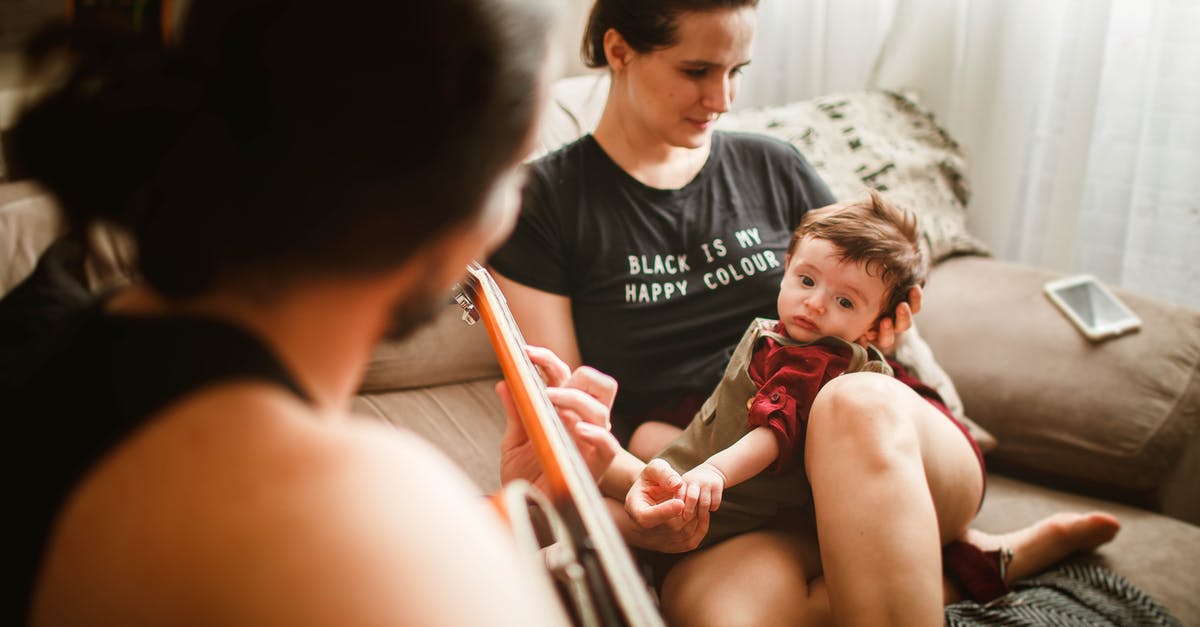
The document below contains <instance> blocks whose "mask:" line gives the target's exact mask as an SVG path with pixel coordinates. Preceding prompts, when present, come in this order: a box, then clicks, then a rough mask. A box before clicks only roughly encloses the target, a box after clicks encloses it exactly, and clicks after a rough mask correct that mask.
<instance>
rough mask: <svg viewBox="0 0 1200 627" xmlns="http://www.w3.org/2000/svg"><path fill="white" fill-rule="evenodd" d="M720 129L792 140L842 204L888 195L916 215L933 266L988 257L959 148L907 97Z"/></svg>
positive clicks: (884, 96) (750, 118) (786, 111)
mask: <svg viewBox="0 0 1200 627" xmlns="http://www.w3.org/2000/svg"><path fill="white" fill-rule="evenodd" d="M719 126H720V128H724V129H728V130H740V131H752V132H757V133H764V134H767V135H771V136H774V137H778V138H780V139H783V140H784V141H787V142H790V143H792V144H793V145H795V146H796V147H797V148H799V149H800V152H802V153H804V156H805V157H807V158H808V160H809V161H810V162H811V163H812V165H813V167H815V168H816V169H817V171H818V172H819V173H820V174H821V176H822V178H824V179H825V182H826V183H828V184H829V187H830V189H831V190H832V191H833V194H834V196H836V197H837V198H838V199H841V200H849V199H852V198H856V197H859V196H862V195H863V194H864V193H865V190H866V188H867V187H873V188H875V189H877V190H879V191H881V192H884V195H885V196H887V198H888V199H889V200H891V201H892V202H895V203H896V204H898V205H900V206H903V207H906V208H908V209H910V210H911V211H913V212H914V213H916V214H917V217H918V220H919V222H920V224H921V228H922V231H923V233H924V234H925V238H926V243H927V245H928V247H929V251H930V254H931V256H932V259H933V261H939V260H941V259H944V258H946V257H949V256H951V255H955V254H987V252H988V251H987V248H986V247H985V246H984V244H983V243H982V242H980V241H979V240H978V239H976V238H975V237H973V236H972V235H971V234H970V233H968V232H967V229H966V211H965V207H966V204H967V200H968V198H969V196H970V192H969V191H968V189H967V184H966V178H965V163H964V160H963V157H962V153H961V151H960V150H959V146H958V144H957V143H956V142H955V141H954V139H952V138H951V137H950V136H949V135H947V134H946V131H944V130H943V129H942V128H941V127H939V126H938V125H937V124H936V123H935V122H934V119H933V116H932V115H931V114H930V113H928V112H927V111H925V110H923V109H921V107H920V106H919V105H918V104H917V103H916V101H915V100H913V99H912V98H911V97H909V96H905V95H903V94H899V93H894V92H886V91H862V92H853V93H845V94H834V95H830V96H825V97H821V98H815V99H812V100H804V101H800V102H795V103H792V104H788V105H782V106H775V107H767V108H762V109H751V110H745V111H734V112H732V113H729V114H727V115H725V116H724V117H723V118H722V119H721V122H720V124H719Z"/></svg>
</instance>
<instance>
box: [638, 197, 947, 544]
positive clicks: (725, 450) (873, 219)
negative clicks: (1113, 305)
mask: <svg viewBox="0 0 1200 627" xmlns="http://www.w3.org/2000/svg"><path fill="white" fill-rule="evenodd" d="M785 267H786V273H785V275H784V278H783V280H782V282H781V284H780V288H779V298H778V313H779V320H778V321H774V320H764V319H757V320H755V321H754V322H753V323H751V325H750V328H749V329H747V331H746V333H745V335H743V336H742V340H741V342H740V343H739V344H738V346H737V348H736V349H735V351H734V353H733V357H732V358H731V360H730V363H729V365H728V367H727V368H726V370H725V374H724V376H723V378H722V380H721V382H720V383H719V384H718V385H717V388H716V390H715V391H714V392H713V393H712V395H711V396H709V398H708V400H707V401H706V402H705V403H704V405H703V407H701V409H700V411H699V412H697V414H696V415H695V417H693V419H692V421H691V423H690V424H689V425H688V427H687V429H686V430H684V432H683V433H682V434H680V435H679V436H678V437H677V438H675V440H674V441H673V442H671V444H669V445H668V446H667V447H666V448H665V449H663V450H662V451H661V452H659V453H658V455H657V457H661V458H663V459H664V460H666V461H667V462H668V463H670V464H671V466H672V467H673V468H675V469H676V470H677V471H679V472H682V473H683V475H682V477H683V486H682V487H681V488H680V494H679V496H680V498H682V499H683V501H684V508H683V512H682V514H681V516H683V517H685V518H691V517H692V516H694V515H695V513H696V511H697V509H698V508H702V509H706V510H709V511H712V512H713V514H712V516H711V520H710V526H709V532H708V535H707V536H706V537H705V539H704V544H705V545H707V544H711V543H713V542H716V541H718V540H721V539H723V538H726V537H729V536H731V535H734V534H738V533H742V532H744V531H748V530H750V529H753V528H755V527H758V526H760V525H761V524H762V523H764V522H766V521H767V520H769V519H770V518H772V517H774V516H775V514H777V513H778V511H779V509H780V508H793V507H802V506H804V505H807V504H808V503H809V501H810V500H811V493H810V490H809V486H808V480H807V477H806V476H805V472H804V463H803V459H802V458H803V451H804V435H805V426H806V424H807V420H808V415H809V410H810V408H811V406H812V403H813V399H814V398H815V397H816V395H817V391H818V390H819V389H820V388H821V387H822V386H823V385H824V384H825V383H826V382H828V381H830V380H832V379H833V378H834V377H837V376H839V375H841V374H843V373H846V372H858V371H864V370H869V371H874V372H880V373H884V374H888V375H893V374H894V373H893V368H892V366H890V365H889V363H888V361H887V360H886V359H885V358H884V357H883V355H882V354H881V353H880V352H879V351H878V349H876V348H875V347H873V346H871V344H870V342H872V341H874V340H875V337H876V333H877V331H878V325H879V321H880V320H881V319H883V318H884V317H886V316H889V315H891V313H892V312H894V311H895V310H896V306H897V305H898V304H899V303H900V302H902V301H903V300H904V299H905V298H906V297H907V295H908V293H909V290H910V289H912V287H913V286H917V285H921V284H923V282H924V277H925V268H926V264H925V261H924V257H923V256H922V253H921V250H920V246H919V243H918V233H917V228H916V220H915V218H914V217H913V216H912V215H911V214H909V213H907V212H905V211H903V210H901V209H899V208H897V207H895V206H894V205H892V204H890V203H888V202H887V201H886V200H884V199H883V198H882V197H881V196H880V195H879V194H878V193H876V192H874V191H873V190H872V191H871V193H870V196H869V197H868V198H867V199H865V200H862V201H858V202H848V203H840V204H835V205H830V206H828V207H824V208H821V209H817V210H814V211H810V212H809V213H808V214H807V215H806V216H805V217H804V220H803V221H802V223H801V224H800V226H799V228H797V229H796V231H795V232H794V233H793V234H792V239H791V242H790V243H789V244H788V250H787V257H786V263H785ZM900 374H904V373H900ZM900 378H901V380H903V381H905V382H906V383H909V385H910V386H912V387H913V388H914V389H916V390H917V392H918V393H919V394H921V395H923V396H925V397H926V398H927V399H929V400H930V402H932V403H933V404H934V405H935V406H936V407H938V409H940V410H942V411H943V413H946V415H947V416H949V415H950V414H949V412H948V411H947V410H946V409H945V406H944V405H942V404H941V400H940V399H939V398H938V397H937V395H936V393H935V392H933V391H932V390H930V389H929V388H927V387H924V386H922V385H921V384H920V383H919V382H918V381H916V380H915V379H912V378H911V377H909V376H907V375H906V374H905V375H904V376H903V377H900ZM643 426H646V425H643ZM659 427H661V425H653V424H650V425H649V426H648V427H647V428H648V429H650V430H651V431H654V430H655V429H658V428H659ZM652 437H653V436H652V435H649V434H647V433H644V432H643V429H641V428H639V430H638V431H637V432H635V433H634V436H633V441H632V442H631V445H630V448H631V450H637V449H638V448H639V447H644V446H647V445H646V444H642V443H640V442H639V439H650V438H652Z"/></svg>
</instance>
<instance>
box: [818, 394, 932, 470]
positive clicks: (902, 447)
mask: <svg viewBox="0 0 1200 627" xmlns="http://www.w3.org/2000/svg"><path fill="white" fill-rule="evenodd" d="M914 395H915V393H914V392H913V391H912V389H911V388H908V387H907V386H904V385H903V384H901V383H899V382H897V381H896V380H895V379H893V378H891V377H886V376H884V375H880V374H876V373H870V372H858V373H851V374H846V375H842V376H840V377H837V378H835V379H833V380H832V381H830V382H829V383H827V384H825V386H824V387H823V388H821V390H820V392H818V394H817V397H816V398H815V399H814V401H813V405H812V410H811V411H810V413H809V423H808V430H807V440H806V443H805V451H806V457H807V458H812V457H814V456H815V457H816V458H818V459H819V458H820V457H821V453H822V452H823V449H827V448H829V449H837V450H842V449H844V448H852V449H853V451H854V452H855V456H856V457H857V458H858V459H861V460H864V461H872V460H873V461H875V462H877V463H889V461H890V460H894V459H895V458H896V457H897V456H898V455H899V456H907V455H917V454H919V452H920V438H919V434H918V429H917V424H916V420H915V418H914V416H913V415H912V409H913V408H912V399H911V398H909V397H911V396H914ZM810 461H811V460H810Z"/></svg>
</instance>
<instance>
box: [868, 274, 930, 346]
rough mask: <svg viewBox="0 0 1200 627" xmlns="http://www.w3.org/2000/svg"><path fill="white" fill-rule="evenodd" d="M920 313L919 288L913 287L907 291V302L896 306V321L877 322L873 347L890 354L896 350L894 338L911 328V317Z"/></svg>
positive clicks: (886, 319) (917, 286)
mask: <svg viewBox="0 0 1200 627" xmlns="http://www.w3.org/2000/svg"><path fill="white" fill-rule="evenodd" d="M920 311H921V286H919V285H914V286H913V287H912V289H910V290H909V291H908V302H902V303H900V304H899V305H897V306H896V315H895V318H896V321H895V322H894V323H893V322H892V319H891V318H884V319H882V320H880V321H879V331H878V333H877V334H876V336H875V340H874V341H875V345H876V346H878V347H879V350H881V351H883V352H884V353H887V354H891V353H892V350H893V349H895V348H896V337H897V336H899V335H900V334H901V333H904V332H905V331H907V330H909V329H910V328H912V324H913V316H914V315H916V314H918V313H920Z"/></svg>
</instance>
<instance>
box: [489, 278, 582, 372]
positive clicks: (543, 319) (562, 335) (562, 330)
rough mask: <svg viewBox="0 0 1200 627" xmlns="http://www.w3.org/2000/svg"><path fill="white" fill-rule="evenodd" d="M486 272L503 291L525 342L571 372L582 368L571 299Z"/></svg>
mask: <svg viewBox="0 0 1200 627" xmlns="http://www.w3.org/2000/svg"><path fill="white" fill-rule="evenodd" d="M490 272H491V274H492V277H493V278H495V279H496V284H497V285H499V286H500V291H502V292H504V299H505V300H507V301H508V308H509V309H510V310H511V311H512V314H513V317H514V318H516V320H517V326H519V327H520V328H521V334H522V335H523V336H524V337H525V341H526V342H528V343H529V344H532V345H534V346H544V347H546V348H548V349H550V350H552V351H554V353H555V354H556V355H558V356H559V358H560V359H562V360H563V361H564V362H566V364H567V365H568V366H569V367H571V368H572V369H574V368H578V367H579V366H581V365H583V358H582V357H581V356H580V355H579V342H578V340H577V339H576V337H575V320H574V318H573V317H572V316H571V299H570V298H569V297H567V296H562V295H559V294H552V293H550V292H546V291H542V290H539V289H537V288H533V287H529V286H528V285H525V284H524V283H518V282H516V281H513V280H512V279H509V278H507V277H505V276H504V275H502V274H500V273H498V272H496V271H495V270H494V269H493V270H490Z"/></svg>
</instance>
